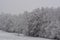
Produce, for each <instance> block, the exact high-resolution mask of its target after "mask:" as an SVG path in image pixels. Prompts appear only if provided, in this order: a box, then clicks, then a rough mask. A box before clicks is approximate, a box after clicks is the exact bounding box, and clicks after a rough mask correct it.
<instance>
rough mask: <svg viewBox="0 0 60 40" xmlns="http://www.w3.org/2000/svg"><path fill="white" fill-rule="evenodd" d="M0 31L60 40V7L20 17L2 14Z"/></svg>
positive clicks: (36, 10) (39, 10) (42, 9)
mask: <svg viewBox="0 0 60 40" xmlns="http://www.w3.org/2000/svg"><path fill="white" fill-rule="evenodd" d="M0 29H1V30H4V31H7V32H13V33H23V34H25V35H27V36H33V37H44V38H55V39H60V7H58V8H43V7H42V8H41V9H39V8H37V9H34V10H33V11H32V12H28V11H25V12H24V13H23V14H19V15H11V14H4V13H3V14H2V13H1V15H0Z"/></svg>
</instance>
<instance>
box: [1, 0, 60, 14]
mask: <svg viewBox="0 0 60 40" xmlns="http://www.w3.org/2000/svg"><path fill="white" fill-rule="evenodd" d="M59 6H60V0H0V12H5V13H12V14H18V13H23V11H32V10H33V9H35V8H41V7H59Z"/></svg>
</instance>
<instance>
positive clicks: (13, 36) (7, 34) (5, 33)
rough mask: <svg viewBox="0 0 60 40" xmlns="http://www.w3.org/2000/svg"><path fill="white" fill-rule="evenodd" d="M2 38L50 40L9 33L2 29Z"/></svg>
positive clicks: (0, 39)
mask: <svg viewBox="0 0 60 40" xmlns="http://www.w3.org/2000/svg"><path fill="white" fill-rule="evenodd" d="M0 40H49V39H43V38H34V37H25V36H17V35H16V34H14V33H7V32H4V31H0Z"/></svg>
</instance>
